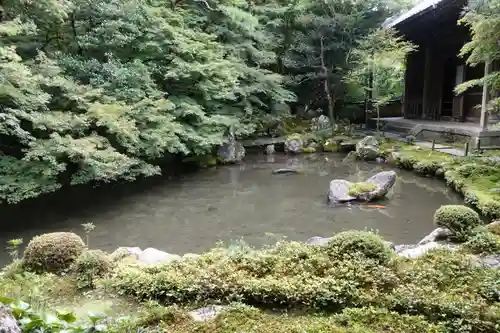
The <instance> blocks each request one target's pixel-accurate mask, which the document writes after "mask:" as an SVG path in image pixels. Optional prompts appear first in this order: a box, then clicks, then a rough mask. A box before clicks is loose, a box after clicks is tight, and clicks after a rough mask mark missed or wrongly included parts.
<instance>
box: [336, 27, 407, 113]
mask: <svg viewBox="0 0 500 333" xmlns="http://www.w3.org/2000/svg"><path fill="white" fill-rule="evenodd" d="M414 50H415V46H414V45H412V44H411V43H409V42H407V41H405V40H404V39H403V38H402V37H400V36H397V34H396V31H394V30H392V29H380V30H375V31H373V32H372V33H371V34H369V35H367V36H366V37H365V38H364V39H363V40H362V41H361V42H360V44H359V46H358V47H357V48H355V49H353V50H352V53H351V58H350V61H352V62H354V63H355V67H354V68H353V69H352V70H351V71H350V72H349V74H348V75H347V76H346V79H345V80H346V81H347V82H349V83H350V84H352V85H355V86H359V87H360V88H362V89H363V90H365V91H369V90H372V96H373V102H374V104H375V106H376V107H377V108H378V107H379V106H382V105H384V104H386V103H387V102H389V101H391V100H393V99H395V98H399V97H400V96H401V95H402V94H403V88H404V86H403V82H404V72H405V61H406V57H407V55H408V53H410V52H412V51H414ZM370 81H371V82H370Z"/></svg>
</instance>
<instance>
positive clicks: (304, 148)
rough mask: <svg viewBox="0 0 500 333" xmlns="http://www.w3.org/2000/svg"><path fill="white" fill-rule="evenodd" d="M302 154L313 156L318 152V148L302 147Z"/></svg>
mask: <svg viewBox="0 0 500 333" xmlns="http://www.w3.org/2000/svg"><path fill="white" fill-rule="evenodd" d="M301 152H303V153H308V154H312V153H315V152H316V148H314V147H302V149H301Z"/></svg>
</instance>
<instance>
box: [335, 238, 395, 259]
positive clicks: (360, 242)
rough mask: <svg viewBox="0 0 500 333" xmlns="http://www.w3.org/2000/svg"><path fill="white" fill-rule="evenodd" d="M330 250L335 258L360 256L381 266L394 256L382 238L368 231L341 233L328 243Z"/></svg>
mask: <svg viewBox="0 0 500 333" xmlns="http://www.w3.org/2000/svg"><path fill="white" fill-rule="evenodd" d="M328 250H329V251H330V254H333V255H334V256H337V255H340V256H345V255H347V256H352V255H360V256H362V257H365V258H368V259H373V260H375V261H377V262H379V263H381V264H387V263H388V262H389V260H390V259H391V257H392V256H393V254H394V252H393V251H392V250H391V249H390V248H389V247H388V246H387V245H386V244H385V243H384V240H383V239H382V238H381V237H380V236H378V235H377V234H374V233H372V232H368V231H344V232H340V233H338V234H336V235H335V236H333V238H332V240H331V241H330V242H329V243H328Z"/></svg>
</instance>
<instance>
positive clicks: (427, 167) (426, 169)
mask: <svg viewBox="0 0 500 333" xmlns="http://www.w3.org/2000/svg"><path fill="white" fill-rule="evenodd" d="M439 168H440V165H439V163H437V162H434V161H422V162H418V163H415V164H414V165H413V169H414V170H415V172H417V173H420V174H423V175H435V174H436V172H437V170H438V169H439Z"/></svg>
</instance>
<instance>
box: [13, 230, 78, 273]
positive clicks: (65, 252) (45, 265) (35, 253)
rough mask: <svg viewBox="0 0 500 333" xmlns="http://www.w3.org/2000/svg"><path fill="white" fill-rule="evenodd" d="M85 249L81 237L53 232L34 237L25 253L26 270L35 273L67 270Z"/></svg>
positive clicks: (69, 233)
mask: <svg viewBox="0 0 500 333" xmlns="http://www.w3.org/2000/svg"><path fill="white" fill-rule="evenodd" d="M84 249H85V243H84V242H83V240H82V239H81V238H80V236H78V235H76V234H74V233H71V232H53V233H47V234H43V235H40V236H36V237H33V239H32V240H31V241H30V242H29V243H28V246H27V247H26V250H25V251H24V258H23V260H24V268H25V269H27V270H31V271H35V272H53V273H58V272H61V271H65V270H67V269H68V268H69V267H70V265H71V264H72V263H73V262H74V261H75V259H76V258H77V257H78V256H79V255H80V254H81V253H82V252H83V250H84Z"/></svg>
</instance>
